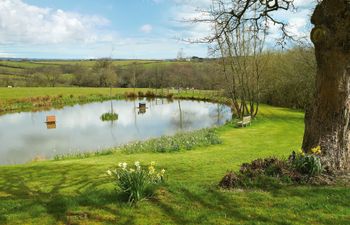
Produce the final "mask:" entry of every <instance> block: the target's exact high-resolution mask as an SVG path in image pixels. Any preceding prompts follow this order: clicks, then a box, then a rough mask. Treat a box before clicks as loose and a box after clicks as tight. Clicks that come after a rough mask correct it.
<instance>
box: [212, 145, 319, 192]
mask: <svg viewBox="0 0 350 225" xmlns="http://www.w3.org/2000/svg"><path fill="white" fill-rule="evenodd" d="M320 154H321V148H320V147H316V148H313V149H312V150H311V153H310V154H305V153H304V152H303V151H302V150H300V151H299V152H298V154H295V152H293V154H292V155H291V156H290V158H289V160H285V159H278V158H275V157H270V158H266V159H256V160H254V161H252V162H251V163H243V164H242V165H241V167H240V170H239V172H229V173H227V174H226V175H225V176H224V177H223V179H222V180H221V181H220V183H219V186H220V187H222V188H226V189H227V188H252V187H259V188H267V187H277V186H280V185H282V184H291V183H296V184H300V183H312V184H317V183H322V180H320V179H319V178H320V176H318V175H320V174H321V173H322V172H323V167H322V163H321V159H320V157H319V155H320ZM310 178H315V179H310Z"/></svg>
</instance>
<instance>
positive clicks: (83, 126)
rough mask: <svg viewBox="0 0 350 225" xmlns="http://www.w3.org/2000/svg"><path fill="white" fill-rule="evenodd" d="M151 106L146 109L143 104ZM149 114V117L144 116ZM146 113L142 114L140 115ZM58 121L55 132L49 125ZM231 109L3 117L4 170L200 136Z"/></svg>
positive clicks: (181, 105) (100, 109) (173, 105)
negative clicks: (110, 117)
mask: <svg viewBox="0 0 350 225" xmlns="http://www.w3.org/2000/svg"><path fill="white" fill-rule="evenodd" d="M140 102H146V107H145V109H140V108H139V107H138V106H139V103H140ZM143 110H144V111H143ZM106 112H117V113H118V120H117V122H116V121H114V122H113V123H112V122H102V121H101V119H100V116H101V115H102V114H103V113H106ZM140 112H141V113H140ZM47 115H55V116H56V117H57V118H58V120H57V122H56V124H55V127H56V129H49V130H48V127H47V124H45V123H44V122H45V119H46V116H47ZM230 118H231V113H230V109H229V108H228V107H226V106H221V105H217V104H212V103H206V102H196V101H177V100H176V101H168V100H166V99H154V100H153V101H146V99H141V100H139V99H137V100H134V101H112V102H102V103H91V104H86V105H75V106H73V107H64V108H63V109H59V110H50V111H46V112H32V113H15V114H7V115H3V116H0V164H13V163H23V162H27V161H29V160H31V159H33V158H35V157H37V156H43V157H45V158H51V157H52V156H54V155H56V154H64V153H73V152H78V151H89V150H92V151H93V150H99V149H104V148H107V147H111V146H116V145H121V144H125V143H127V142H130V141H135V140H144V139H148V138H153V137H158V136H161V135H173V134H175V133H176V132H178V131H179V130H195V129H200V128H204V127H210V126H213V125H217V124H223V123H224V122H225V121H226V120H229V119H230Z"/></svg>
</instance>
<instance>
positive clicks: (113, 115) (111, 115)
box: [100, 112, 118, 121]
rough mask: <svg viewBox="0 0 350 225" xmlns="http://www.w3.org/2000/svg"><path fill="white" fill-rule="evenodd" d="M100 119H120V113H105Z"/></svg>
mask: <svg viewBox="0 0 350 225" xmlns="http://www.w3.org/2000/svg"><path fill="white" fill-rule="evenodd" d="M100 119H101V120H102V121H115V120H118V114H117V113H110V112H108V113H104V114H102V115H101V117H100Z"/></svg>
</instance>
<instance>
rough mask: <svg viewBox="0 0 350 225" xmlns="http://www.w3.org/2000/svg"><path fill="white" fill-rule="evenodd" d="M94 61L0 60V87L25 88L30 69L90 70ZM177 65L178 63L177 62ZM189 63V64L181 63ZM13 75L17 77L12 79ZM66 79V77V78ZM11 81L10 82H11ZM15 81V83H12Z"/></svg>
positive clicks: (119, 63) (147, 62) (122, 63)
mask: <svg viewBox="0 0 350 225" xmlns="http://www.w3.org/2000/svg"><path fill="white" fill-rule="evenodd" d="M95 63H96V60H91V61H90V60H57V61H56V60H47V61H1V60H0V74H1V76H0V86H5V87H6V86H8V85H9V86H12V85H14V86H18V87H23V86H26V81H25V80H24V78H25V76H27V75H28V71H29V70H30V69H35V68H39V67H44V66H50V67H60V66H74V65H81V66H84V67H87V68H92V67H93V66H94V65H95ZM171 63H174V62H172V61H160V60H114V61H113V64H114V65H115V66H116V67H119V68H122V67H127V66H130V65H131V64H135V65H138V66H144V67H148V66H151V65H154V64H162V65H169V64H171ZM177 63H178V62H177ZM181 63H189V62H181ZM13 75H16V76H17V77H16V78H15V79H14V77H13ZM66 78H67V77H66ZM11 81H12V82H11ZM13 81H15V82H13Z"/></svg>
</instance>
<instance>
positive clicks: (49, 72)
mask: <svg viewBox="0 0 350 225" xmlns="http://www.w3.org/2000/svg"><path fill="white" fill-rule="evenodd" d="M41 70H42V73H43V74H44V76H45V78H46V81H47V83H48V84H49V85H50V86H51V87H55V86H56V85H57V83H59V81H60V80H61V75H62V71H61V68H59V67H57V66H46V67H43V68H41Z"/></svg>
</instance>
